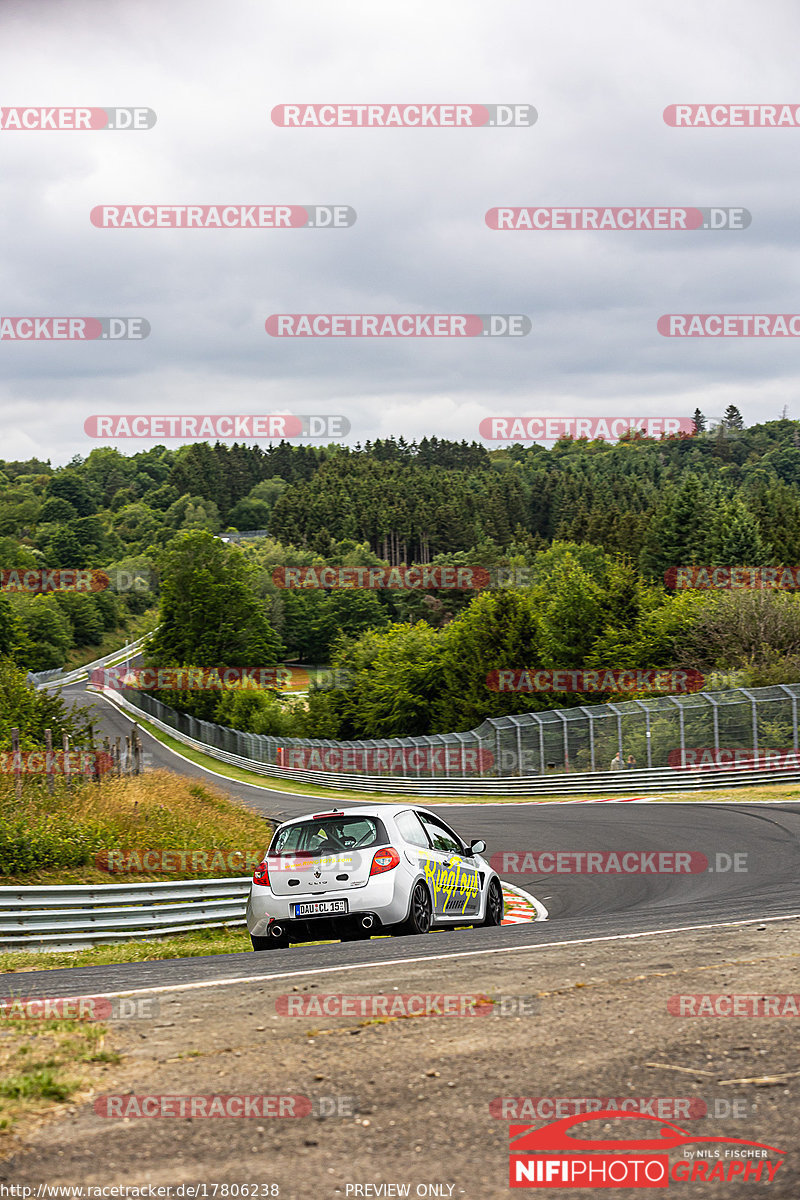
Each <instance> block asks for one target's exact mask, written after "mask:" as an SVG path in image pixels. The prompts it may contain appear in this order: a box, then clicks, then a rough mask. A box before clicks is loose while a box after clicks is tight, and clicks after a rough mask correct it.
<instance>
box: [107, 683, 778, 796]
mask: <svg viewBox="0 0 800 1200" xmlns="http://www.w3.org/2000/svg"><path fill="white" fill-rule="evenodd" d="M98 691H101V692H102V693H103V694H104V695H105V696H107V697H108V699H109V700H111V701H113V702H114V703H115V704H117V705H119V707H120V708H121V709H123V710H124V711H125V712H127V713H128V714H129V715H130V716H132V717H133V718H134V719H142V718H143V717H144V719H145V720H147V721H148V722H149V723H150V724H151V725H154V726H155V727H156V729H159V730H161V731H162V732H163V733H166V734H168V735H169V736H170V737H171V738H173V739H174V740H175V741H177V742H181V743H182V744H183V745H184V746H188V747H189V748H190V749H193V750H197V751H199V752H200V753H202V754H206V755H208V757H209V758H215V759H217V760H218V761H219V762H224V763H228V764H229V765H231V766H235V767H241V768H243V769H244V770H247V771H253V772H254V773H255V774H258V775H267V776H270V777H271V778H274V779H290V780H293V781H294V782H300V783H313V784H316V785H317V786H319V787H328V788H337V789H340V788H346V789H348V790H352V791H356V792H389V793H391V794H395V795H411V796H507V795H514V796H537V795H540V796H542V795H561V796H569V795H573V796H574V795H580V794H584V793H590V794H601V793H604V794H606V795H608V794H611V795H617V796H619V795H625V794H628V793H631V792H635V793H637V794H639V793H647V792H668V791H705V790H706V789H708V788H715V787H720V786H725V787H744V786H751V785H752V784H756V783H788V782H791V781H794V780H798V779H800V770H796V771H786V770H770V769H769V768H765V767H764V766H762V765H761V764H759V763H758V762H755V761H754V762H753V763H752V764H748V763H746V762H745V763H741V762H740V763H737V764H735V766H734V765H732V766H731V767H730V768H727V769H726V768H724V767H720V768H719V769H718V770H715V771H709V770H707V769H706V767H702V768H698V767H683V768H680V767H676V768H666V769H656V770H642V771H637V770H624V771H586V772H570V773H568V774H561V775H528V776H503V777H497V776H494V777H492V776H481V777H479V778H475V777H472V778H471V777H468V776H459V777H450V778H436V779H422V778H417V779H415V778H413V777H411V776H408V775H406V776H390V777H387V776H385V775H347V774H343V773H338V772H334V771H304V770H290V769H288V768H286V767H276V766H273V765H272V764H270V763H265V762H261V761H259V760H258V759H253V758H245V757H243V756H242V755H239V754H231V753H229V752H228V751H226V750H221V749H219V747H217V746H212V745H210V744H209V743H207V742H201V741H198V740H197V739H195V738H191V737H189V736H187V735H186V734H184V733H182V732H181V731H180V730H177V729H176V728H175V727H174V726H173V725H169V724H167V723H166V722H165V721H162V720H160V719H159V718H158V717H155V716H152V715H151V714H149V713H148V712H147V711H146V710H143V706H142V705H141V704H137V705H134V704H132V703H131V702H130V701H129V700H128V699H127V697H125V696H123V695H122V694H121V693H120V692H118V691H115V690H114V689H112V688H99V689H98ZM139 698H140V696H139V695H137V699H139ZM151 703H154V704H158V701H155V702H153V701H151ZM165 707H166V706H165V705H159V708H161V709H164V708H165ZM166 711H167V712H172V711H173V710H172V709H167V710H166ZM181 715H182V714H181ZM203 724H205V722H203ZM216 728H218V729H222V726H216ZM225 732H230V733H232V734H236V733H238V731H237V730H226V731H225ZM240 736H245V737H246V736H250V737H253V736H254V735H240ZM308 744H309V745H311V744H312V743H308ZM328 744H333V743H328Z"/></svg>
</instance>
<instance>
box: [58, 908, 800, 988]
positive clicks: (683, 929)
mask: <svg viewBox="0 0 800 1200" xmlns="http://www.w3.org/2000/svg"><path fill="white" fill-rule="evenodd" d="M796 920H800V913H786V914H785V915H784V916H782V917H753V918H750V919H748V920H746V921H716V922H714V923H712V924H708V925H676V926H674V927H673V928H670V929H648V930H646V931H645V932H643V933H614V934H606V935H604V936H603V937H590V938H572V939H570V940H569V941H564V942H541V943H540V944H539V945H534V946H497V947H495V948H494V949H492V950H456V951H453V952H452V953H450V954H425V955H419V956H417V957H415V958H389V959H382V960H381V961H380V962H371V963H347V964H343V965H342V966H338V967H337V966H332V967H311V968H309V969H308V970H305V971H302V970H301V971H281V972H279V973H278V974H275V975H266V974H262V975H240V976H238V977H237V976H235V975H234V976H230V977H228V978H225V979H201V980H197V981H196V982H194V983H175V984H159V985H158V986H156V985H153V986H152V987H143V988H130V989H128V990H120V991H116V992H75V993H73V995H84V996H92V997H93V999H96V1000H105V999H113V998H114V997H116V996H144V995H151V994H152V993H154V992H191V991H196V990H198V989H199V988H210V987H231V986H232V985H233V984H237V983H269V982H270V981H271V980H273V979H300V978H302V977H304V976H307V975H332V974H335V973H336V972H340V971H370V970H376V969H377V968H380V969H381V970H383V969H384V968H385V967H402V966H404V965H406V964H411V963H422V962H441V961H442V960H443V959H446V958H480V957H482V956H483V955H486V954H514V953H519V952H520V951H521V950H555V949H559V948H563V947H564V946H587V945H592V944H593V943H595V942H622V941H630V940H633V939H634V938H645V937H660V936H662V935H663V934H665V933H693V932H695V930H701V929H729V928H735V927H737V926H742V925H765V924H767V922H774V921H796ZM264 953H268V951H264ZM163 961H164V962H168V961H171V960H169V959H164V960H163ZM174 961H176V962H177V961H183V962H188V961H190V960H189V959H183V960H179V959H176V960H174ZM68 969H69V970H74V971H80V970H87V969H89V970H90V969H91V968H86V967H72V968H68ZM48 999H52V997H48ZM56 999H59V1000H60V999H68V997H66V996H63V997H62V996H59V997H56Z"/></svg>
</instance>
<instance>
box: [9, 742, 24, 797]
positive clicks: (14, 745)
mask: <svg viewBox="0 0 800 1200" xmlns="http://www.w3.org/2000/svg"><path fill="white" fill-rule="evenodd" d="M11 753H12V762H13V765H14V794H15V795H16V798H17V800H21V799H22V759H21V758H20V753H19V730H18V729H12V730H11Z"/></svg>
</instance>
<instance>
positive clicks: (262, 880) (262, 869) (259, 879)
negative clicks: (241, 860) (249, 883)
mask: <svg viewBox="0 0 800 1200" xmlns="http://www.w3.org/2000/svg"><path fill="white" fill-rule="evenodd" d="M253 883H257V884H259V885H260V886H261V887H269V867H268V866H267V860H266V858H264V859H263V860H262V861H261V862H260V863H259V864H258V866H257V867H256V869H255V871H253Z"/></svg>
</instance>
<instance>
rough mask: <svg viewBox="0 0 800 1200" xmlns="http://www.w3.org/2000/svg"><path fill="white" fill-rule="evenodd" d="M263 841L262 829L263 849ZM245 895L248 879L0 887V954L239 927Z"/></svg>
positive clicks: (80, 948)
mask: <svg viewBox="0 0 800 1200" xmlns="http://www.w3.org/2000/svg"><path fill="white" fill-rule="evenodd" d="M268 840H269V835H268V833H267V831H266V830H265V834H264V843H265V846H266V843H267V842H268ZM259 849H261V847H259ZM249 893H250V879H249V876H241V877H239V878H236V879H202V880H194V879H189V880H174V881H172V882H171V883H129V884H128V883H109V884H105V883H103V884H99V885H97V886H94V885H88V886H84V885H76V886H74V887H72V886H65V887H59V886H54V887H0V950H47V949H51V950H82V949H84V948H85V947H87V946H100V945H103V944H105V943H111V942H122V941H127V940H130V939H133V938H142V937H149V936H150V935H152V934H168V933H184V932H186V931H187V930H191V929H217V928H219V927H220V926H223V925H244V924H245V905H246V903H247V897H248V895H249Z"/></svg>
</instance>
